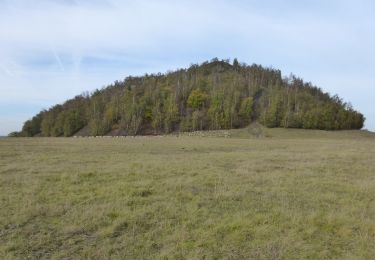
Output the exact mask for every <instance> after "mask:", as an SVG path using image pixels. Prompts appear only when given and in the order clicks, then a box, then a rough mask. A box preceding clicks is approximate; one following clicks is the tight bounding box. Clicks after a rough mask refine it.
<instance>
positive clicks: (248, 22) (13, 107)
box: [0, 0, 375, 135]
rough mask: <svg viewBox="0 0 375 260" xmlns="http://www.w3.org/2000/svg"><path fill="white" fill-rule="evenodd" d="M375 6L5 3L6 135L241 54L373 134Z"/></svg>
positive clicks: (1, 25)
mask: <svg viewBox="0 0 375 260" xmlns="http://www.w3.org/2000/svg"><path fill="white" fill-rule="evenodd" d="M374 13H375V3H374V2H373V1H360V0H359V1H345V0H341V1H339V0H332V1H322V0H315V1H297V0H296V1H276V0H273V1H260V0H259V1H251V0H250V1H241V0H231V1H229V0H228V1H220V0H216V1H213V0H200V1H194V0H191V1H184V0H181V1H172V0H149V1H145V0H139V1H126V0H124V1H120V0H91V1H88V0H87V1H85V0H82V1H79V0H60V1H59V0H48V1H47V0H39V1H37V0H23V1H21V0H0V93H1V94H0V135H6V134H8V133H9V132H11V131H14V130H20V128H21V127H22V124H23V122H24V121H25V120H27V119H29V118H31V117H32V116H33V115H35V114H36V113H37V112H39V111H40V110H41V109H43V108H49V107H50V106H52V105H54V104H56V103H62V102H63V101H65V100H66V99H68V98H71V97H74V96H75V95H77V94H80V93H82V92H83V91H92V90H94V89H96V88H101V87H103V86H105V85H107V84H109V83H111V82H113V81H115V80H121V79H123V78H125V77H126V76H128V75H141V74H144V73H151V72H165V71H167V70H173V69H176V68H182V67H187V66H189V65H190V64H191V63H197V62H202V61H205V60H210V59H212V58H213V57H218V58H231V59H233V58H234V57H237V58H238V59H239V60H240V61H242V62H246V63H249V64H252V63H259V64H262V65H264V66H272V67H274V68H277V69H281V71H282V72H283V74H284V75H289V74H290V73H294V74H296V75H297V76H300V77H302V78H303V79H304V80H306V81H311V82H312V83H313V84H315V85H317V86H319V87H321V88H322V89H323V90H325V91H327V92H329V93H331V94H338V95H339V96H340V97H342V98H343V99H344V100H345V101H347V102H351V103H352V104H353V106H354V108H355V109H357V110H359V111H361V112H362V113H364V115H365V117H366V118H367V120H366V125H365V128H367V129H370V130H372V131H375V48H374V46H375V18H374Z"/></svg>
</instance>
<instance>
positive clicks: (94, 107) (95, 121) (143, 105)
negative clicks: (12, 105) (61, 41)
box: [11, 59, 365, 136]
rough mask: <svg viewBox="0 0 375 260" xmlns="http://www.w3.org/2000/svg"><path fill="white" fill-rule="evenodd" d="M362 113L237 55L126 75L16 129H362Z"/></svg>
mask: <svg viewBox="0 0 375 260" xmlns="http://www.w3.org/2000/svg"><path fill="white" fill-rule="evenodd" d="M364 120H365V119H364V116H363V115H362V114H361V113H359V112H357V111H355V110H354V109H353V108H352V107H351V105H350V104H347V103H344V102H343V101H342V99H340V98H339V97H338V96H336V95H335V96H330V95H329V94H328V93H324V92H323V91H322V90H321V89H320V88H318V87H315V86H313V85H312V84H311V83H306V82H304V81H303V80H302V79H300V78H297V77H295V76H293V75H292V76H290V77H283V76H282V74H281V72H280V71H279V70H276V69H272V68H265V67H262V66H260V65H255V64H254V65H251V66H249V65H247V64H244V63H239V62H238V61H237V59H235V60H234V61H233V63H230V62H229V61H228V60H218V59H213V60H211V61H210V62H204V63H202V64H200V65H197V64H194V65H191V66H190V68H188V69H179V70H177V71H173V72H168V73H166V74H156V75H155V74H151V75H147V74H146V75H144V76H142V77H128V78H126V79H125V80H124V81H116V82H115V83H114V84H112V85H109V86H108V87H106V88H103V89H101V90H96V91H94V92H93V93H91V94H82V95H79V96H76V97H75V98H73V99H70V100H68V101H66V102H65V103H64V104H61V105H60V104H59V105H55V106H53V107H51V108H50V109H48V110H43V111H41V112H40V113H39V114H37V115H36V116H34V117H33V118H32V119H31V120H28V121H26V122H25V123H24V126H23V128H22V131H21V132H19V133H12V134H11V135H12V136H72V135H75V134H79V135H106V134H111V135H137V134H161V133H170V132H173V131H194V130H208V129H211V130H213V129H230V128H239V127H244V126H246V125H248V124H249V123H251V122H252V121H258V122H259V123H261V124H263V125H265V126H267V127H285V128H305V129H325V130H339V129H361V128H362V127H363V124H364Z"/></svg>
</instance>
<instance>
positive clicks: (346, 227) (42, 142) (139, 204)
mask: <svg viewBox="0 0 375 260" xmlns="http://www.w3.org/2000/svg"><path fill="white" fill-rule="evenodd" d="M262 131H263V133H264V134H262V135H258V134H256V136H257V137H259V136H260V137H261V138H259V139H257V138H255V137H254V135H253V134H252V131H251V130H246V129H245V130H234V131H231V134H230V136H231V138H217V137H212V138H208V137H179V138H177V137H172V136H169V137H154V138H151V137H140V138H92V139H88V138H34V139H31V138H30V139H28V138H23V139H17V138H12V139H9V138H5V139H0V258H7V259H8V258H38V259H39V258H57V259H60V258H64V259H77V258H98V259H102V258H109V257H112V258H120V259H121V258H129V259H139V258H144V259H150V258H172V259H185V258H186V259H197V258H204V257H206V258H208V259H212V258H253V259H291V258H292V259H293V258H294V259H301V258H309V259H322V258H342V259H345V258H346V259H370V258H371V257H373V256H374V255H375V247H374V245H375V137H374V135H373V134H370V133H366V132H359V131H346V132H323V131H303V130H284V129H267V130H262Z"/></svg>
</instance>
